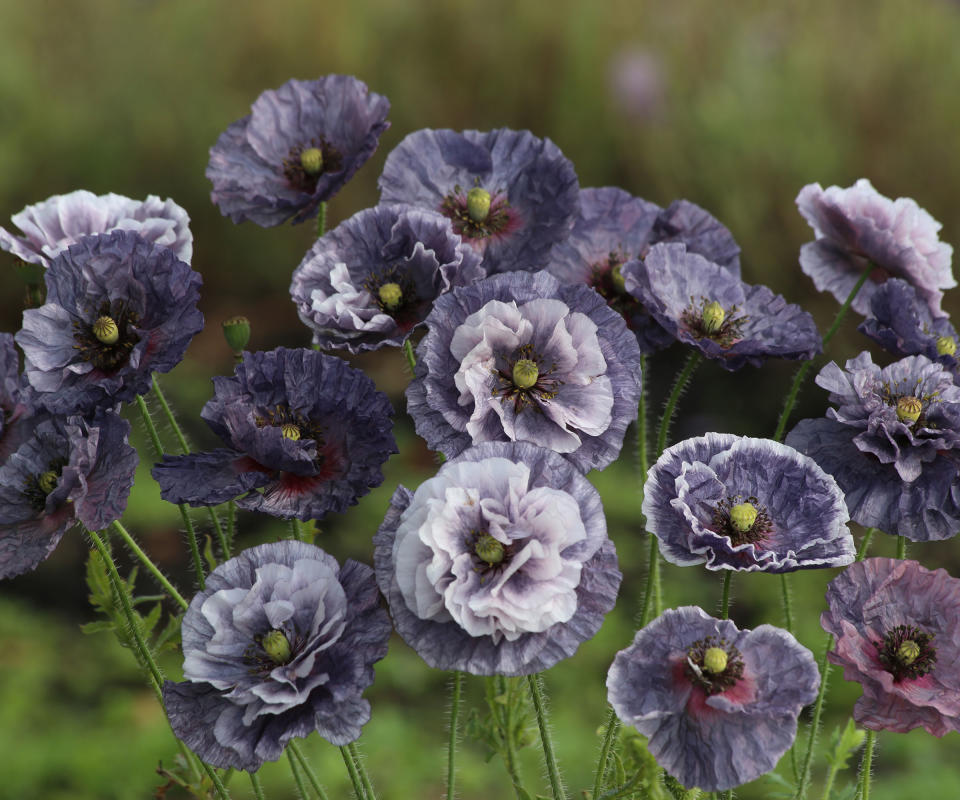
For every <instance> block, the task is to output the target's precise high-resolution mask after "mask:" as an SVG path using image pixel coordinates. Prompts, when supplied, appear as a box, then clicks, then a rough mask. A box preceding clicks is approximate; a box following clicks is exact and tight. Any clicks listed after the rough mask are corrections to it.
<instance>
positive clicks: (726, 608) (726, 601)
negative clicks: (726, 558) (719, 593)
mask: <svg viewBox="0 0 960 800" xmlns="http://www.w3.org/2000/svg"><path fill="white" fill-rule="evenodd" d="M732 580H733V570H732V569H728V570H725V571H724V573H723V599H722V600H721V601H720V619H730V582H731V581H732Z"/></svg>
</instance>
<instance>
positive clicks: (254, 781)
mask: <svg viewBox="0 0 960 800" xmlns="http://www.w3.org/2000/svg"><path fill="white" fill-rule="evenodd" d="M248 774H249V775H250V785H251V786H252V787H253V794H254V797H256V798H257V800H267V798H266V797H265V796H264V794H263V787H262V786H261V785H260V776H259V775H257V773H256V772H251V773H248Z"/></svg>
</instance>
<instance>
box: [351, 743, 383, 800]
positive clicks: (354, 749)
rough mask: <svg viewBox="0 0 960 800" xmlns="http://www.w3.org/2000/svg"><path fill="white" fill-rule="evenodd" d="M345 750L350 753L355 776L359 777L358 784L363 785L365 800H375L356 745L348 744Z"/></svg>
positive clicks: (374, 793)
mask: <svg viewBox="0 0 960 800" xmlns="http://www.w3.org/2000/svg"><path fill="white" fill-rule="evenodd" d="M347 750H349V751H350V757H351V758H352V759H353V763H354V766H356V768H357V774H358V775H359V776H360V783H362V784H363V791H364V792H365V793H366V795H367V800H377V793H376V792H375V791H373V784H372V783H371V782H370V776H369V775H368V774H367V770H366V768H365V767H364V766H363V759H362V758H361V757H360V750H359V749H358V748H357V743H356V742H350V744H348V745H347Z"/></svg>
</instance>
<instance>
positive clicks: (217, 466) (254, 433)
mask: <svg viewBox="0 0 960 800" xmlns="http://www.w3.org/2000/svg"><path fill="white" fill-rule="evenodd" d="M213 385H214V396H213V399H212V400H210V401H209V402H208V403H207V404H206V405H205V406H204V407H203V411H202V412H201V416H202V417H203V419H204V420H205V421H206V422H207V424H208V425H209V426H210V427H211V428H212V429H213V432H214V433H216V434H217V435H218V436H219V437H220V438H221V439H223V441H224V442H225V443H226V444H227V445H228V447H226V448H221V449H218V450H211V451H207V452H203V453H190V454H188V455H182V456H170V455H167V456H164V457H163V461H162V462H161V463H159V464H157V465H156V466H155V467H154V468H153V477H154V479H155V480H156V481H157V483H159V484H160V490H161V495H162V497H163V499H164V500H169V501H170V502H171V503H189V504H190V505H192V506H214V505H219V504H220V503H225V502H227V501H228V500H233V499H234V498H237V505H238V506H239V507H240V508H244V509H247V510H249V511H262V512H263V513H265V514H270V515H272V516H275V517H281V518H283V519H292V518H294V517H295V518H297V519H300V520H309V519H320V518H321V517H323V516H325V515H326V514H328V513H330V512H331V511H333V512H340V511H343V510H345V509H346V508H347V507H348V506H351V505H354V504H355V503H356V502H357V500H358V499H359V498H360V497H361V496H362V495H364V494H366V493H367V492H368V491H369V490H370V488H371V487H373V486H379V485H380V484H381V483H382V482H383V472H382V471H381V467H382V466H383V462H384V461H386V460H387V458H388V457H389V456H390V454H391V453H396V452H397V446H396V442H395V441H394V439H393V434H392V433H391V429H392V427H393V420H392V415H393V409H392V408H391V406H390V401H389V400H388V399H387V396H386V395H385V394H383V393H382V392H379V391H377V389H376V387H375V386H374V384H373V381H372V380H370V379H369V378H368V377H367V376H366V375H364V374H363V373H362V372H361V371H360V370H357V369H353V368H352V367H350V366H349V365H348V364H347V363H346V362H345V361H341V360H340V359H339V358H335V357H333V356H328V355H324V354H322V353H318V352H316V351H314V350H287V349H286V348H283V347H280V348H277V349H276V350H271V351H270V352H267V353H261V352H258V353H246V354H244V357H243V361H242V362H241V363H240V364H238V365H237V368H236V370H235V373H234V376H233V377H218V378H214V379H213Z"/></svg>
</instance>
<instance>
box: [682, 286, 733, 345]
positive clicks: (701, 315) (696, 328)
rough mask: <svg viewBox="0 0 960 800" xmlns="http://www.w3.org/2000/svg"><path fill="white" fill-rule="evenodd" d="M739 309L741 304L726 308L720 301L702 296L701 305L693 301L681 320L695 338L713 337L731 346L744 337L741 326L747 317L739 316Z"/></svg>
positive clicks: (720, 342) (719, 342) (721, 343)
mask: <svg viewBox="0 0 960 800" xmlns="http://www.w3.org/2000/svg"><path fill="white" fill-rule="evenodd" d="M691 300H692V298H691ZM739 310H740V308H739V306H731V307H730V308H729V309H725V308H724V307H723V306H722V305H720V303H719V302H718V301H716V300H708V299H707V298H706V297H701V298H700V305H699V306H697V305H695V304H693V303H692V302H691V304H690V306H688V307H687V308H686V309H685V310H684V311H683V313H682V314H681V315H680V322H681V323H682V324H683V325H684V327H685V328H686V329H687V331H688V332H689V333H690V335H691V336H693V338H694V339H712V340H713V341H715V342H716V343H717V344H719V345H720V346H721V347H730V346H731V345H733V344H735V343H736V342H738V341H740V339H742V338H743V336H742V333H741V328H742V327H743V323H745V322H746V321H747V317H745V316H742V315H741V316H737V312H738V311H739Z"/></svg>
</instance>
